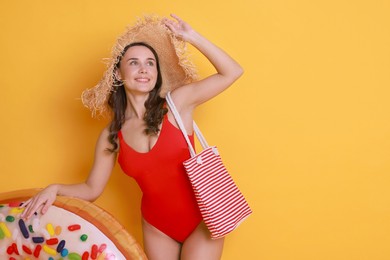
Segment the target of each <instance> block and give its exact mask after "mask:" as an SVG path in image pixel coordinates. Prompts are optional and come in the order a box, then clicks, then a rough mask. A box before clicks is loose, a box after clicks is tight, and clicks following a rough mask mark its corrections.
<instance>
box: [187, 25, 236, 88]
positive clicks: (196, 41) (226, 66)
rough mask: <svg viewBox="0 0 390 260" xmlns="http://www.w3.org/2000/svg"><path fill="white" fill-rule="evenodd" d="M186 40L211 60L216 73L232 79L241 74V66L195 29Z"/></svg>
mask: <svg viewBox="0 0 390 260" xmlns="http://www.w3.org/2000/svg"><path fill="white" fill-rule="evenodd" d="M187 42H188V43H190V44H191V45H193V46H194V47H195V48H196V49H198V50H199V51H200V52H201V53H202V54H203V55H204V56H205V57H206V58H207V59H208V60H209V61H210V62H211V64H212V65H213V66H214V67H215V69H216V70H217V72H218V74H220V75H222V76H226V77H230V78H232V80H233V81H234V80H236V79H237V78H239V77H240V76H241V75H242V73H243V69H242V67H241V66H240V65H239V64H238V63H237V62H236V61H235V60H234V59H233V58H232V57H230V56H229V55H228V54H227V53H226V52H225V51H224V50H222V49H221V48H219V47H218V46H216V45H215V44H214V43H212V42H211V41H209V40H208V39H206V38H205V37H204V36H202V35H201V34H200V33H198V32H197V31H195V30H193V31H192V32H191V33H190V34H189V35H188V38H187Z"/></svg>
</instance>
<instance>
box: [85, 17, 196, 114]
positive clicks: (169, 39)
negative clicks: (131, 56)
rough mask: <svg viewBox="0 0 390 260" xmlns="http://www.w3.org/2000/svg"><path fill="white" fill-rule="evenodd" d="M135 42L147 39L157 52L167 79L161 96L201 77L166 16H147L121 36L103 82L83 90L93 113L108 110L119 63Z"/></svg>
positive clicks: (184, 45)
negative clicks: (125, 50) (129, 46)
mask: <svg viewBox="0 0 390 260" xmlns="http://www.w3.org/2000/svg"><path fill="white" fill-rule="evenodd" d="M133 42H144V43H147V44H149V45H150V46H151V47H152V48H153V49H155V51H156V52H157V55H158V58H159V61H160V70H161V76H162V81H163V83H162V86H161V92H160V96H161V97H165V95H166V93H167V92H169V91H172V90H174V89H175V88H178V87H180V86H183V85H185V84H188V83H190V82H193V81H194V80H195V79H196V78H197V73H196V70H195V66H194V65H193V63H192V62H191V61H190V60H189V57H188V53H187V49H186V43H185V42H184V41H182V40H180V39H178V38H176V37H175V36H174V35H173V34H172V32H171V31H170V30H169V29H168V28H167V27H166V26H165V25H164V24H163V23H162V18H160V17H158V16H152V15H147V16H144V17H143V18H139V19H138V20H137V21H136V23H135V25H133V26H131V27H128V28H127V30H126V31H125V32H124V33H123V34H122V35H121V36H119V38H118V39H117V41H116V43H115V45H114V47H113V49H112V55H111V58H108V59H107V70H106V72H105V73H104V75H103V78H102V79H101V80H100V82H99V83H98V84H97V85H96V86H95V87H93V88H90V89H87V90H85V91H83V93H82V95H81V100H82V102H83V104H84V106H86V107H87V108H89V109H90V110H91V111H92V115H93V116H96V115H97V114H98V115H100V114H103V113H104V112H106V111H107V110H108V104H107V101H108V97H109V95H110V93H111V92H112V91H113V90H114V82H115V73H114V72H115V66H116V64H117V63H118V61H119V58H120V57H121V56H122V55H123V53H122V52H123V50H124V48H125V47H126V46H127V45H129V44H131V43H133Z"/></svg>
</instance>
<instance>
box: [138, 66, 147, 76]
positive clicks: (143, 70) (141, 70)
mask: <svg viewBox="0 0 390 260" xmlns="http://www.w3.org/2000/svg"><path fill="white" fill-rule="evenodd" d="M139 73H142V74H145V73H147V70H146V68H145V66H143V65H141V66H140V68H139Z"/></svg>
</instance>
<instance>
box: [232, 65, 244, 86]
mask: <svg viewBox="0 0 390 260" xmlns="http://www.w3.org/2000/svg"><path fill="white" fill-rule="evenodd" d="M242 74H244V69H243V68H242V67H241V66H240V65H238V64H237V68H236V69H235V70H234V74H233V82H234V81H236V80H237V79H239V78H240V77H241V76H242Z"/></svg>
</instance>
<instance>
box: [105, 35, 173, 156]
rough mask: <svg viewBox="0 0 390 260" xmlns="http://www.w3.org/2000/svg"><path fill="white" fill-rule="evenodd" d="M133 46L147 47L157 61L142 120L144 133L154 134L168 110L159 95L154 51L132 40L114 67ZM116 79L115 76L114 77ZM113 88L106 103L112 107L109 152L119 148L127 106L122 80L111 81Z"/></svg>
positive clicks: (117, 66) (158, 66)
mask: <svg viewBox="0 0 390 260" xmlns="http://www.w3.org/2000/svg"><path fill="white" fill-rule="evenodd" d="M133 46H144V47H146V48H148V49H149V50H150V51H151V52H152V53H153V55H154V57H155V58H156V63H157V81H156V85H155V87H154V88H153V90H152V91H151V92H149V97H148V99H147V100H146V101H145V108H146V112H145V115H144V118H143V119H144V121H145V123H146V128H145V130H144V131H145V133H146V134H147V135H156V134H158V132H159V131H160V129H159V126H160V124H161V122H162V120H163V117H164V115H165V114H166V113H167V112H168V109H167V108H165V107H164V103H165V99H164V98H161V97H160V90H161V85H162V77H161V73H160V64H159V60H158V55H157V53H156V51H155V50H154V49H153V48H152V47H151V46H150V45H148V44H146V43H144V42H134V43H131V44H129V45H127V46H126V47H125V48H124V49H123V51H122V53H121V55H120V56H119V57H118V62H117V64H116V68H117V69H119V67H120V61H121V59H122V57H123V55H124V54H125V53H126V51H127V50H128V49H129V48H131V47H133ZM115 79H116V77H115ZM113 86H114V88H113V89H114V90H113V91H112V92H111V93H110V95H109V97H108V105H109V107H110V108H111V109H112V121H111V123H110V126H109V131H110V133H109V135H108V141H109V142H110V144H112V148H107V150H108V151H110V152H116V151H117V150H118V148H119V145H118V132H119V131H120V130H121V128H122V125H123V123H124V122H125V112H126V108H127V98H126V91H125V88H124V86H123V82H121V81H119V80H118V79H116V80H115V82H114V83H113Z"/></svg>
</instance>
